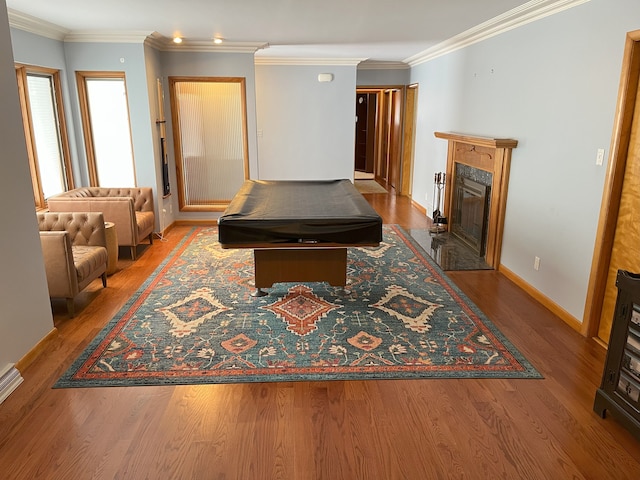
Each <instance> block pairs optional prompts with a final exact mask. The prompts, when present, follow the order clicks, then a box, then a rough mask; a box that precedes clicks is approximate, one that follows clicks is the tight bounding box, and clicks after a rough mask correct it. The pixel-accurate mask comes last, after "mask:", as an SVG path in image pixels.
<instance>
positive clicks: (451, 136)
mask: <svg viewBox="0 0 640 480" xmlns="http://www.w3.org/2000/svg"><path fill="white" fill-rule="evenodd" d="M435 136H436V137H437V138H442V139H445V140H448V142H449V147H448V151H447V172H446V178H445V182H446V183H445V190H444V192H445V195H444V197H445V198H444V215H445V216H446V217H449V216H450V212H451V211H452V208H453V195H452V191H453V186H454V185H455V180H456V178H455V176H456V168H455V165H456V163H460V164H463V165H469V166H471V167H474V168H478V169H480V170H485V171H487V172H490V173H491V179H492V180H491V194H490V207H489V219H488V231H487V243H486V253H485V261H486V262H487V264H488V265H489V266H491V267H493V268H497V267H498V266H499V265H500V251H501V249H502V233H503V229H504V214H505V209H506V205H507V190H508V186H509V169H510V165H511V150H512V149H514V148H516V147H517V146H518V141H517V140H513V139H510V138H488V137H474V136H471V135H463V134H459V133H447V132H435Z"/></svg>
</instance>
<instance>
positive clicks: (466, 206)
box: [450, 175, 491, 257]
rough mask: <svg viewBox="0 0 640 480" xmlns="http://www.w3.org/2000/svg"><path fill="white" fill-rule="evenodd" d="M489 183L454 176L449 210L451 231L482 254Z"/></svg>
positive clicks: (485, 231) (484, 244)
mask: <svg viewBox="0 0 640 480" xmlns="http://www.w3.org/2000/svg"><path fill="white" fill-rule="evenodd" d="M490 190H491V187H490V186H489V185H483V184H482V183H480V182H476V181H475V180H472V179H471V178H468V177H463V176H460V175H458V176H456V183H455V188H454V192H453V208H452V212H451V230H450V231H451V233H452V234H453V235H455V236H456V237H458V238H459V239H460V240H462V241H463V242H464V243H466V244H467V245H468V246H469V247H470V248H471V250H473V251H474V252H475V253H477V254H478V256H479V257H482V256H484V254H485V247H486V244H487V225H488V220H489V218H488V217H489V208H488V206H489V191H490Z"/></svg>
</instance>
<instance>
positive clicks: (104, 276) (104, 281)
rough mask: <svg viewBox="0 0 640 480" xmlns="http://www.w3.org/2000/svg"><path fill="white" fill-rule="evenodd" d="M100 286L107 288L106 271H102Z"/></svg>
mask: <svg viewBox="0 0 640 480" xmlns="http://www.w3.org/2000/svg"><path fill="white" fill-rule="evenodd" d="M102 286H103V287H104V288H107V272H104V273H103V274H102Z"/></svg>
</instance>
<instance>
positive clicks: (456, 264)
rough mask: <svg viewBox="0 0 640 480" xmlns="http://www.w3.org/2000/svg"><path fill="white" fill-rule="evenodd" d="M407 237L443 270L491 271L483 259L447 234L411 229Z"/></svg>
mask: <svg viewBox="0 0 640 480" xmlns="http://www.w3.org/2000/svg"><path fill="white" fill-rule="evenodd" d="M409 235H411V236H412V237H413V238H414V239H415V240H416V242H418V244H419V245H420V246H421V247H422V248H424V250H425V251H426V252H427V253H428V254H429V256H430V257H431V258H433V260H434V261H435V262H436V263H437V264H438V265H439V266H440V268H442V269H443V270H492V267H490V266H489V265H487V263H486V262H485V261H484V257H479V256H478V254H477V253H475V252H474V251H473V250H471V248H469V246H468V245H467V244H465V243H464V242H462V241H461V240H459V239H458V238H457V237H455V236H454V235H450V234H449V233H448V232H442V233H432V232H431V231H429V229H412V230H409Z"/></svg>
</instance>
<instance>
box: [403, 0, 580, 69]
mask: <svg viewBox="0 0 640 480" xmlns="http://www.w3.org/2000/svg"><path fill="white" fill-rule="evenodd" d="M589 1H591V0H531V1H530V2H527V3H525V4H524V5H521V6H519V7H516V8H514V9H512V10H509V11H508V12H506V13H503V14H502V15H498V16H497V17H494V18H492V19H491V20H488V21H486V22H484V23H481V24H480V25H477V26H475V27H473V28H470V29H469V30H466V31H465V32H462V33H461V34H459V35H456V36H454V37H451V38H450V39H449V40H446V41H444V42H441V43H439V44H437V45H435V46H434V47H432V48H429V49H427V50H425V51H423V52H421V53H418V54H417V55H413V56H412V57H409V58H406V59H405V60H404V62H406V63H407V64H409V66H411V67H414V66H416V65H420V64H421V63H425V62H428V61H430V60H433V59H435V58H438V57H441V56H443V55H447V54H449V53H452V52H454V51H456V50H460V49H461V48H465V47H468V46H470V45H473V44H474V43H478V42H481V41H483V40H486V39H488V38H491V37H494V36H496V35H499V34H501V33H504V32H508V31H509V30H513V29H514V28H518V27H521V26H523V25H526V24H527V23H531V22H535V21H536V20H540V19H542V18H544V17H548V16H550V15H554V14H556V13H559V12H562V11H564V10H568V9H570V8H573V7H576V6H578V5H582V4H583V3H587V2H589Z"/></svg>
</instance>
